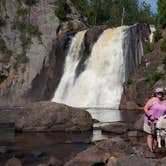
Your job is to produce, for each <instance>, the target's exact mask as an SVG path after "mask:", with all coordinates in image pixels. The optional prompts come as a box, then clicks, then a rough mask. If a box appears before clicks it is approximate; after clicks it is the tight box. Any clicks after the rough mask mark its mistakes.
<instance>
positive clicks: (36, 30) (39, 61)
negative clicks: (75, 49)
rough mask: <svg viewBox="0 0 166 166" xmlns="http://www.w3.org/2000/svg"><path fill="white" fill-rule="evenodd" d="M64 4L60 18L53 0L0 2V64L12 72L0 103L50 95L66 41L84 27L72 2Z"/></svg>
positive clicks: (60, 66) (49, 96)
mask: <svg viewBox="0 0 166 166" xmlns="http://www.w3.org/2000/svg"><path fill="white" fill-rule="evenodd" d="M66 5H67V6H68V8H69V9H70V10H68V12H69V13H66V15H67V20H66V21H61V20H60V19H59V18H58V16H57V15H56V14H55V13H56V12H55V11H56V10H57V8H58V7H59V6H58V3H56V1H53V0H48V1H45V0H39V1H33V2H32V4H29V3H28V2H26V1H17V0H14V1H10V0H6V1H3V2H0V9H1V10H0V15H1V18H0V19H1V20H4V24H3V25H2V26H0V30H1V35H0V42H1V44H3V45H2V46H3V48H2V47H1V49H0V66H1V65H2V66H3V67H6V66H8V69H9V71H11V72H12V73H13V77H12V81H11V82H10V86H5V87H4V86H3V87H4V88H3V89H1V91H0V97H1V102H0V104H1V103H2V104H4V105H5V103H6V105H8V104H9V103H10V104H11V103H12V102H13V103H16V102H17V103H18V102H19V103H23V101H24V100H25V101H36V100H46V99H47V100H48V99H50V98H51V97H52V95H53V92H54V91H55V89H56V87H57V84H58V83H59V80H60V78H61V75H62V73H63V63H64V59H65V55H66V52H67V50H68V43H69V42H70V40H71V37H72V36H73V34H74V33H75V32H76V31H78V30H80V29H82V28H84V29H85V27H87V26H86V25H85V23H83V22H82V20H83V19H81V15H80V14H79V12H78V11H77V9H75V7H74V5H73V4H72V2H71V1H70V0H68V1H67V2H66ZM69 22H70V25H72V27H70V26H69ZM0 73H1V71H0ZM52 80H54V81H52ZM36 87H37V89H36Z"/></svg>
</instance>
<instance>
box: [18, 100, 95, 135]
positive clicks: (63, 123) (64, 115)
mask: <svg viewBox="0 0 166 166" xmlns="http://www.w3.org/2000/svg"><path fill="white" fill-rule="evenodd" d="M19 116H20V118H19V119H17V121H16V130H17V131H25V132H26V131H27V132H28V131H29V132H30V131H31V132H41V131H43V132H48V131H86V130H90V129H92V125H93V122H92V118H91V115H90V114H89V113H88V112H87V111H85V110H82V109H78V108H73V107H68V106H66V105H63V104H57V103H54V102H36V103H30V104H28V105H26V106H25V108H24V111H22V112H20V114H19Z"/></svg>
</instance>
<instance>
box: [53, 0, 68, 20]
mask: <svg viewBox="0 0 166 166" xmlns="http://www.w3.org/2000/svg"><path fill="white" fill-rule="evenodd" d="M57 5H58V8H57V9H56V10H55V15H57V16H58V17H59V19H60V20H62V21H66V20H67V18H66V15H67V9H68V7H67V4H66V0H58V2H57Z"/></svg>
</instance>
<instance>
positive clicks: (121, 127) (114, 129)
mask: <svg viewBox="0 0 166 166" xmlns="http://www.w3.org/2000/svg"><path fill="white" fill-rule="evenodd" d="M101 130H102V131H104V132H110V133H115V134H123V133H125V132H127V125H126V124H125V123H122V122H112V123H111V124H109V125H106V126H102V127H101Z"/></svg>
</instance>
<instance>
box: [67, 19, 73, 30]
mask: <svg viewBox="0 0 166 166" xmlns="http://www.w3.org/2000/svg"><path fill="white" fill-rule="evenodd" d="M67 27H68V28H69V29H70V30H73V28H74V26H73V23H72V22H71V21H69V22H68V23H67Z"/></svg>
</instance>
